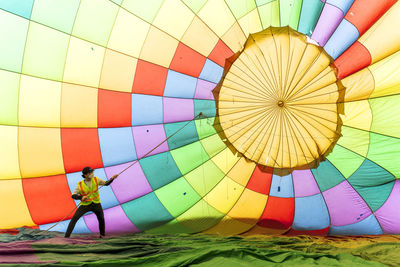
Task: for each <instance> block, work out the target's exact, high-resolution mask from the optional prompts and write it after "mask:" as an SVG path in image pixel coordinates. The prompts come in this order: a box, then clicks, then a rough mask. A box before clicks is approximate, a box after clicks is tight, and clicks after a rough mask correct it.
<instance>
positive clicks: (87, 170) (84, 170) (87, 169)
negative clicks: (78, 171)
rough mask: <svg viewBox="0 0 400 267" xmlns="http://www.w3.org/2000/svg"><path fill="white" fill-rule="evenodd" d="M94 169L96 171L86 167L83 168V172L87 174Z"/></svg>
mask: <svg viewBox="0 0 400 267" xmlns="http://www.w3.org/2000/svg"><path fill="white" fill-rule="evenodd" d="M92 171H94V170H93V169H92V168H90V167H85V168H83V169H82V174H83V175H85V174H88V173H91V172H92Z"/></svg>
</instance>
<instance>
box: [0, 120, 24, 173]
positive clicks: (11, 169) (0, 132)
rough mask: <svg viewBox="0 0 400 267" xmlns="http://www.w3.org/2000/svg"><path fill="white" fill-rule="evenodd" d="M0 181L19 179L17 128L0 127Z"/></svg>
mask: <svg viewBox="0 0 400 267" xmlns="http://www.w3.org/2000/svg"><path fill="white" fill-rule="evenodd" d="M0 147H1V151H2V153H0V180H1V179H13V178H20V177H21V173H20V170H19V159H18V127H16V126H4V125H0Z"/></svg>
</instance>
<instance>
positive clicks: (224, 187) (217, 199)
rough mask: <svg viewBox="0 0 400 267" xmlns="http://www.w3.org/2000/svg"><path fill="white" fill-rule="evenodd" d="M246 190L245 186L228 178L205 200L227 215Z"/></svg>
mask: <svg viewBox="0 0 400 267" xmlns="http://www.w3.org/2000/svg"><path fill="white" fill-rule="evenodd" d="M244 188H245V187H244V186H242V185H240V184H238V183H236V182H235V181H233V180H232V179H231V178H229V177H228V176H226V177H225V178H224V179H222V180H221V181H220V182H219V183H218V184H217V185H216V186H215V187H214V188H213V189H212V190H211V191H210V192H209V193H208V194H207V195H206V196H205V197H204V200H205V201H207V202H208V203H209V204H210V205H211V206H213V207H214V208H216V209H217V210H219V211H220V212H222V213H223V214H226V213H228V212H229V210H230V209H231V208H232V207H233V205H234V204H235V203H236V201H237V200H238V199H239V197H240V195H241V194H242V192H243V190H244Z"/></svg>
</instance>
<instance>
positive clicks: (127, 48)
mask: <svg viewBox="0 0 400 267" xmlns="http://www.w3.org/2000/svg"><path fill="white" fill-rule="evenodd" d="M125 2H126V1H125ZM132 25H135V27H132ZM149 29H150V24H149V23H147V22H146V21H144V20H142V19H140V18H138V17H136V16H135V15H133V14H131V13H129V12H127V11H126V10H124V9H120V11H119V12H118V16H117V19H116V20H115V24H114V27H113V30H112V32H111V35H110V40H109V41H108V45H107V47H108V48H111V49H113V50H116V51H119V52H121V53H125V54H128V55H130V56H133V57H139V54H140V50H141V49H142V46H143V43H144V41H145V40H146V36H147V32H148V31H149Z"/></svg>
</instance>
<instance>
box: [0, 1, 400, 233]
mask: <svg viewBox="0 0 400 267" xmlns="http://www.w3.org/2000/svg"><path fill="white" fill-rule="evenodd" d="M399 28H400V3H398V2H397V1H395V0H382V1H375V0H326V1H322V0H280V1H278V0H243V1H230V0H228V1H224V0H164V1H162V0H153V1H134V0H80V1H79V0H58V1H53V0H24V1H11V0H5V1H1V2H0V229H9V228H15V227H21V226H30V227H37V228H39V229H41V230H46V229H48V228H50V227H51V226H52V225H54V224H55V223H57V222H59V221H60V223H59V224H57V225H56V226H55V227H54V228H52V229H51V230H55V231H65V230H66V227H67V225H68V223H69V220H70V219H71V217H72V214H70V215H68V213H70V212H71V211H72V210H73V209H74V208H75V207H76V206H77V205H79V201H75V200H74V199H72V198H71V193H72V192H73V191H74V189H75V187H76V185H77V183H78V182H79V181H80V180H82V176H81V170H82V168H83V167H85V166H91V167H92V168H94V169H95V176H97V177H99V178H101V179H103V180H107V179H109V178H111V177H112V176H113V175H114V174H117V173H120V172H121V171H123V170H124V172H122V173H121V175H120V176H119V177H118V179H116V180H115V181H114V182H113V183H112V184H111V185H110V186H107V187H102V188H101V189H100V197H101V203H102V206H103V208H104V214H105V221H106V232H107V233H127V232H147V233H199V232H202V233H209V234H222V235H235V234H245V235H252V234H315V235H328V234H329V235H364V234H365V235H378V234H400V224H399V221H400V204H399V203H400V182H399V181H398V180H397V179H398V177H399V176H400V112H399V111H400V31H399V30H398V29H399ZM136 161H137V163H135V164H133V163H134V162H136ZM132 164H133V165H132ZM131 165H132V166H131ZM129 166H131V167H129ZM127 167H129V168H127ZM67 215H68V216H67ZM65 216H67V217H65ZM97 232H98V224H97V219H96V216H95V215H94V214H92V213H90V214H86V215H85V216H83V217H82V218H81V219H80V220H79V221H78V223H77V225H76V227H75V229H74V233H97Z"/></svg>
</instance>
